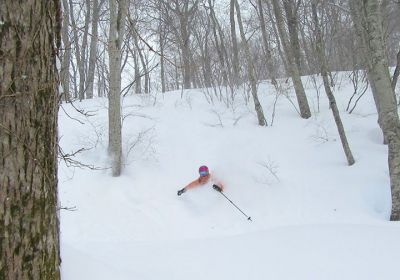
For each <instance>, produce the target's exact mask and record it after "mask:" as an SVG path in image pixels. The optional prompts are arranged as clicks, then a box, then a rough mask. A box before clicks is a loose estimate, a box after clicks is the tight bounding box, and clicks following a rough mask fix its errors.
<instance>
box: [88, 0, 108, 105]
mask: <svg viewBox="0 0 400 280" xmlns="http://www.w3.org/2000/svg"><path fill="white" fill-rule="evenodd" d="M103 2H104V0H100V3H99V0H93V19H92V36H91V39H90V50H89V70H88V79H87V90H86V98H88V99H90V98H93V85H94V70H95V67H96V59H97V42H98V24H99V15H100V7H101V5H102V4H103Z"/></svg>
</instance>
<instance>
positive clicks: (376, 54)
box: [350, 0, 400, 221]
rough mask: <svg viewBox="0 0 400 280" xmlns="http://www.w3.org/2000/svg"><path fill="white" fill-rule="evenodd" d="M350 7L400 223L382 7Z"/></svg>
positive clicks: (357, 1)
mask: <svg viewBox="0 0 400 280" xmlns="http://www.w3.org/2000/svg"><path fill="white" fill-rule="evenodd" d="M350 6H351V9H352V16H353V20H354V24H355V27H356V29H357V31H358V33H359V34H360V37H361V39H362V43H363V46H364V49H365V52H366V56H365V63H366V66H367V73H368V79H369V81H370V83H371V88H372V93H373V96H374V100H375V103H376V107H377V110H378V116H379V123H380V126H381V128H382V131H383V134H384V136H385V138H386V139H387V141H388V164H389V173H390V185H391V190H392V213H391V220H394V221H398V220H400V120H399V115H398V112H397V105H396V98H395V95H394V91H393V89H392V86H391V79H390V73H389V68H388V62H387V58H386V55H385V45H384V42H383V39H382V32H383V31H382V19H381V14H380V7H379V3H378V1H375V0H353V1H351V2H350Z"/></svg>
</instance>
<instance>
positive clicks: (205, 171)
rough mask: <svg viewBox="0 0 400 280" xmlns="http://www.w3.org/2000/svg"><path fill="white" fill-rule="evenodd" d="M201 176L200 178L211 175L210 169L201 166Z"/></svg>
mask: <svg viewBox="0 0 400 280" xmlns="http://www.w3.org/2000/svg"><path fill="white" fill-rule="evenodd" d="M199 174H200V177H204V176H207V175H208V174H209V171H208V167H207V166H205V165H202V166H200V168H199Z"/></svg>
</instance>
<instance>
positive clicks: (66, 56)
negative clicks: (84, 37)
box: [60, 0, 71, 101]
mask: <svg viewBox="0 0 400 280" xmlns="http://www.w3.org/2000/svg"><path fill="white" fill-rule="evenodd" d="M62 4H63V10H64V13H63V26H62V40H63V48H64V49H63V56H62V67H61V73H60V76H61V85H62V87H63V99H64V100H66V101H68V100H69V97H70V95H69V94H70V93H69V83H70V73H69V71H70V63H71V43H70V38H69V4H68V0H63V1H62Z"/></svg>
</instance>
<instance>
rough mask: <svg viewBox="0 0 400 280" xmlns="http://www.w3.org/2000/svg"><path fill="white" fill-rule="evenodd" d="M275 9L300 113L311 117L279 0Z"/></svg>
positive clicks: (275, 0)
mask: <svg viewBox="0 0 400 280" xmlns="http://www.w3.org/2000/svg"><path fill="white" fill-rule="evenodd" d="M272 5H273V10H274V14H275V19H276V25H277V28H278V32H279V36H280V38H281V42H282V45H283V49H284V51H285V54H286V58H287V62H288V63H287V70H288V71H289V75H290V76H291V77H292V80H293V85H294V89H295V92H296V97H297V102H298V104H299V109H300V115H301V117H302V118H304V119H308V118H309V117H311V111H310V106H309V105H308V100H307V96H306V93H305V91H304V87H303V83H302V81H301V77H300V72H299V69H298V67H297V64H296V61H295V58H294V53H293V49H292V47H291V45H290V42H289V39H288V37H287V34H286V30H285V28H284V21H283V17H282V9H281V8H280V6H279V3H278V0H272Z"/></svg>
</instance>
